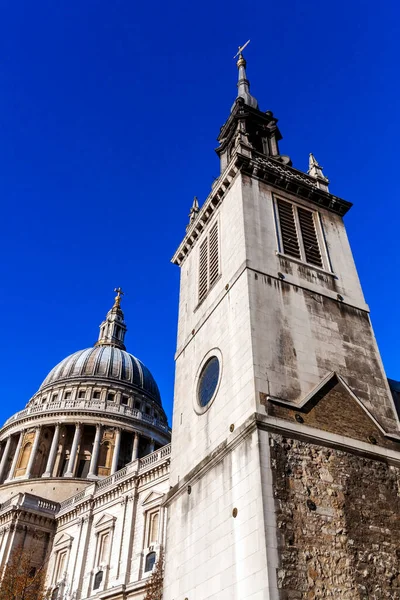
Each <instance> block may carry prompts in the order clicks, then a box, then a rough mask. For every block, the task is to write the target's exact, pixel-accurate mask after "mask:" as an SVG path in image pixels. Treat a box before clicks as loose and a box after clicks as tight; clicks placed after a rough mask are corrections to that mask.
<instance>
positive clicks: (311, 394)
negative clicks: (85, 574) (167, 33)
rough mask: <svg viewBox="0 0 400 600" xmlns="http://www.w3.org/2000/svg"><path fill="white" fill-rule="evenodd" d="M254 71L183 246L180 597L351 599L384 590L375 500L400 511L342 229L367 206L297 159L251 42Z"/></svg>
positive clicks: (377, 366)
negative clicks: (358, 207) (376, 566)
mask: <svg viewBox="0 0 400 600" xmlns="http://www.w3.org/2000/svg"><path fill="white" fill-rule="evenodd" d="M237 66H238V71H239V81H238V95H237V98H236V100H235V102H234V104H233V106H232V109H231V112H230V115H229V117H228V119H227V121H226V123H225V124H224V125H223V126H222V128H221V131H220V134H219V137H218V142H219V146H218V148H217V154H218V156H219V158H220V164H221V174H220V176H219V178H218V179H217V181H216V182H215V183H214V184H213V187H212V191H211V193H210V195H209V196H208V198H207V199H206V201H205V202H204V204H203V206H202V207H201V208H199V205H198V202H197V199H195V202H194V204H193V207H192V209H191V212H190V223H189V225H188V227H187V230H186V235H185V237H184V239H183V241H182V242H181V244H180V246H179V248H178V250H177V251H176V253H175V255H174V257H173V262H174V263H175V264H177V265H178V266H179V267H180V269H181V284H180V298H179V322H178V338H177V351H176V379H175V399H174V415H173V435H172V455H171V477H170V485H171V489H170V492H169V494H168V496H167V499H166V506H167V508H168V526H167V547H166V576H165V600H184V599H186V600H206V599H207V598H213V599H214V598H215V599H218V600H225V599H226V600H227V599H228V598H229V600H232V599H235V600H236V599H237V600H244V599H252V600H256V599H257V600H261V599H262V600H267V599H278V598H279V599H286V598H304V599H306V598H307V599H308V600H310V599H311V598H314V597H317V596H318V594H317V591H318V590H320V591H321V590H324V589H325V590H327V589H328V588H329V589H330V590H335V592H334V593H333V595H332V597H335V598H339V597H340V598H347V597H349V598H350V597H351V598H353V597H354V598H355V597H361V596H347V595H346V594H347V593H348V592H349V590H351V589H360V590H361V588H362V585H364V587H365V586H366V585H367V583H365V582H364V583H362V582H361V579H362V575H359V572H360V573H361V572H362V558H361V556H362V552H363V551H364V550H365V551H366V550H368V548H369V549H370V551H371V552H372V553H374V552H375V553H376V552H379V550H376V545H377V543H375V542H376V540H373V539H372V538H373V536H372V534H371V533H370V532H371V531H373V529H371V527H372V528H373V527H375V526H376V527H378V521H379V518H378V514H375V512H374V508H373V504H374V501H375V499H376V495H379V493H380V494H381V496H380V497H381V502H382V506H381V507H380V511H381V512H382V510H384V508H387V509H388V514H389V513H390V514H391V515H392V514H393V506H394V505H396V506H398V504H399V502H398V499H397V497H396V494H395V492H394V488H393V485H392V483H393V478H397V481H399V482H400V475H399V473H398V472H396V474H394V473H393V471H390V469H392V466H388V465H387V464H386V463H387V462H388V455H389V454H390V456H391V457H392V458H393V461H398V460H399V458H400V455H399V453H398V450H399V449H400V444H399V440H400V437H399V426H398V416H397V413H396V409H395V406H394V402H393V398H392V395H391V391H390V388H389V385H388V381H387V379H386V376H385V372H384V369H383V366H382V362H381V358H380V355H379V350H378V348H377V345H376V341H375V338H374V334H373V331H372V327H371V324H370V320H369V310H368V306H367V305H366V303H365V300H364V296H363V293H362V289H361V286H360V282H359V279H358V275H357V270H356V267H355V264H354V261H353V257H352V253H351V249H350V246H349V242H348V239H347V235H346V229H345V226H344V222H343V217H344V215H345V214H346V212H347V211H348V210H349V209H350V208H351V204H350V203H349V202H347V201H345V200H343V199H341V198H339V197H336V196H334V195H332V194H331V193H330V192H329V189H328V184H329V182H328V179H327V178H326V177H325V176H324V174H323V171H322V167H321V166H320V165H319V164H318V162H317V160H316V159H315V157H314V156H313V155H312V154H310V158H309V170H308V173H303V172H300V171H298V170H296V169H295V168H293V167H292V163H291V160H290V158H289V157H288V156H284V155H282V154H280V150H279V141H280V140H281V137H282V136H281V133H280V130H279V128H278V121H277V119H276V117H275V116H274V115H273V113H272V112H271V111H267V112H263V111H261V110H260V109H259V107H258V102H257V100H256V99H255V98H254V97H253V96H252V95H251V94H250V85H249V81H248V79H247V76H246V61H245V59H244V57H243V54H242V51H240V50H239V54H238V62H237ZM361 456H362V458H361ZM368 461H370V462H368ZM384 464H385V469H386V471H385V473H383V471H382V469H383V468H384V467H383V466H382V465H384ZM375 468H376V470H377V471H376V473H377V475H376V476H377V477H378V480H379V482H378V483H379V484H378V483H377V484H376V485H375V484H374V483H373V480H374V475H375V474H376V473H375V471H374V469H375ZM393 468H394V467H393ZM360 477H361V480H363V478H364V477H365V484H366V485H367V482H368V485H369V486H370V491H369V492H368V489H367V488H366V489H363V488H362V483H360ZM371 478H372V481H371ZM378 480H377V481H378ZM390 482H391V483H390ZM352 486H359V488H358V489H356V488H355V487H352ZM378 490H380V492H379V491H378ZM346 494H347V495H346ZM373 496H374V497H373ZM361 497H363V498H364V507H363V510H362V511H361V509H360V508H359V507H358V508H356V507H357V506H358V504H357V503H358V502H359V501H360V499H361ZM349 498H352V503H351V505H350V504H347V502H348V500H349ZM369 502H370V504H371V505H370V504H369ZM383 505H384V508H382V507H383ZM391 506H392V508H390V507H391ZM366 507H367V508H366ZM357 511H358V513H357ZM360 511H361V512H362V513H363V515H364V517H363V518H364V521H362V523H365V522H366V521H365V514H366V513H365V511H367V512H368V511H370V513H371V514H370V521H369V522H368V523H369V525H368V527H369V529H368V532H369V533H368V535H369V536H370V537H371V536H372V537H371V540H370V544H369V541H368V542H362V543H363V544H364V543H365V544H367V546H368V548H367V547H365V548H364V547H361V546H362V544H361V542H360V545H359V546H357V543H358V542H357V539H358V538H357V536H360V535H361V532H362V531H363V527H364V526H363V525H362V523H361V521H360V519H361V516H360ZM368 514H369V513H368ZM357 519H358V520H357ZM367 521H368V519H367ZM390 522H391V521H390V518H389V517H388V519H387V521H386V522H385V523H384V524H383V523H382V522H381V521H380V522H379V523H380V524H379V527H381V528H382V527H385V526H387V530H388V531H389V533H387V534H386V536H387V539H386V542H387V546H386V549H387V552H388V553H389V554H390V556H391V558H390V559H388V560H389V562H390V561H391V560H392V555H393V557H394V558H393V560H395V558H396V545H398V542H399V530H400V525H399V529H397V530H396V531H397V534H396V533H393V531H391V528H390ZM396 523H398V521H396ZM370 525H371V527H370ZM365 527H366V526H365ZM333 530H335V531H333ZM339 530H340V533H335V532H336V531H339ZM319 535H321V538H320V537H319ZM336 535H337V539H336V538H335V536H336ZM350 535H352V536H353V537H352V538H351V539H353V543H352V544H351V539H350V537H349V536H350ZM382 535H383V534H382ZM396 535H397V539H395V537H396ZM340 536H341V537H340ZM339 538H340V539H339ZM355 539H356V542H354V540H355ZM363 539H366V538H365V536H364V538H363ZM349 540H350V541H349ZM368 540H369V538H368ZM368 544H369V545H368ZM374 544H375V545H374ZM378 546H379V544H378ZM370 547H371V548H370ZM374 548H375V550H374ZM391 553H392V554H391ZM335 561H336V562H335ZM338 561H342V562H341V563H340V564H341V565H342V566H341V568H340V576H339V575H338V572H337V565H338V564H339V563H338ZM346 561H347V562H346ZM335 565H336V566H335ZM360 565H361V566H360ZM372 571H373V569H372V570H371V572H370V575H369V577H370V579H369V583H368V585H372V586H373V585H375V584H377V583H376V582H377V581H378V579H379V575H378V573H376V574H375V572H372ZM358 575H359V577H358ZM375 575H376V577H375ZM357 577H358V579H357ZM374 577H375V579H374ZM359 580H360V581H359ZM371 582H372V583H371ZM379 585H381V587H382V586H383V587H382V589H384V590H387V591H388V593H390V591H391V589H392V588H391V587H390V585H393V586H394V585H395V584H394V583H390V582H387V581H386V582H385V583H384V584H381V582H380V581H379ZM318 586H319V587H318ZM324 586H325V587H324ZM335 586H336V587H335ZM357 586H361V587H360V588H358V587H357ZM385 586H386V587H385ZM393 589H394V587H393ZM349 593H350V592H349ZM296 594H297V595H296ZM313 594H314V595H313ZM319 597H326V596H321V594H320V595H319ZM363 597H364V596H363ZM365 597H369V596H367V595H366V596H365ZM380 597H382V598H383V597H388V598H389V597H391V596H390V595H388V596H385V595H382V596H380Z"/></svg>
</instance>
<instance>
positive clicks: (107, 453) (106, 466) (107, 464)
mask: <svg viewBox="0 0 400 600" xmlns="http://www.w3.org/2000/svg"><path fill="white" fill-rule="evenodd" d="M112 452H113V448H112V446H111V444H110V442H103V443H102V444H101V446H100V454H99V466H98V474H99V475H100V476H103V477H104V476H105V477H107V475H109V474H110V471H111V460H112Z"/></svg>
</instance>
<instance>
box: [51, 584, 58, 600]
mask: <svg viewBox="0 0 400 600" xmlns="http://www.w3.org/2000/svg"><path fill="white" fill-rule="evenodd" d="M59 589H60V588H58V587H55V588H54V590H53V592H52V594H51V600H58V592H59Z"/></svg>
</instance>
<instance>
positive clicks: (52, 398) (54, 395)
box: [51, 394, 58, 402]
mask: <svg viewBox="0 0 400 600" xmlns="http://www.w3.org/2000/svg"><path fill="white" fill-rule="evenodd" d="M57 398H58V394H53V395H52V397H51V400H52V402H55V401H56V400H57Z"/></svg>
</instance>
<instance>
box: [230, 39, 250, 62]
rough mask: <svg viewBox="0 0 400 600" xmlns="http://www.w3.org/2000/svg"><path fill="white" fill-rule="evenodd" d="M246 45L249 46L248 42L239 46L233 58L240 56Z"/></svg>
mask: <svg viewBox="0 0 400 600" xmlns="http://www.w3.org/2000/svg"><path fill="white" fill-rule="evenodd" d="M247 44H250V40H247V42H246V43H245V44H244V45H243V46H239V50H238V52H237V53H236V54H235V56H234V57H233V58H236V57H237V56H240V55H241V54H242V52H243V50H244V49H245V48H246V46H247Z"/></svg>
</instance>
